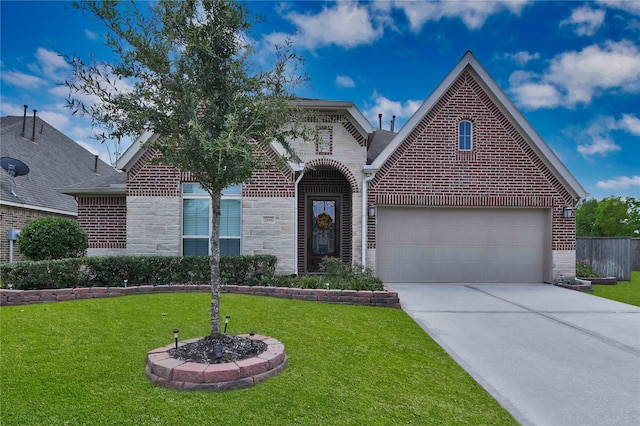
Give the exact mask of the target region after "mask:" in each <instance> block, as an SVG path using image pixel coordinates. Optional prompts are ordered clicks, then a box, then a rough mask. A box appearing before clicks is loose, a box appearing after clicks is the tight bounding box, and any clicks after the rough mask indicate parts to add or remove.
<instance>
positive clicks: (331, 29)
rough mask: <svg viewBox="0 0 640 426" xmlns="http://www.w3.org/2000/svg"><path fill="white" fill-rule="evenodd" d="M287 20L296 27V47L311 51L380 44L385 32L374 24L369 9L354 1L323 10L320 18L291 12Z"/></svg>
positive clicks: (318, 15)
mask: <svg viewBox="0 0 640 426" xmlns="http://www.w3.org/2000/svg"><path fill="white" fill-rule="evenodd" d="M285 18H287V19H288V20H290V21H291V22H292V23H294V24H295V25H296V27H297V34H296V36H295V40H296V45H300V46H303V47H306V48H308V49H315V48H318V47H322V46H328V45H336V46H340V47H344V48H352V47H356V46H359V45H362V44H368V43H371V42H373V41H375V40H378V39H379V38H380V37H382V34H383V32H384V27H383V25H382V24H381V23H379V22H378V23H377V24H374V21H375V19H374V17H373V16H372V15H371V13H370V9H369V8H368V7H367V6H366V5H361V4H358V3H356V2H352V1H346V2H339V3H336V4H335V5H333V6H331V7H326V6H324V7H323V8H322V10H321V11H320V13H318V14H317V15H312V14H310V13H305V14H302V13H298V12H289V13H286V14H285Z"/></svg>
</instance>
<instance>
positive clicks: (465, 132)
mask: <svg viewBox="0 0 640 426" xmlns="http://www.w3.org/2000/svg"><path fill="white" fill-rule="evenodd" d="M472 135H473V126H472V124H471V122H470V121H469V120H462V121H461V122H460V123H459V124H458V150H460V151H471V149H472V146H473V145H472V142H473V140H472V139H473V138H472Z"/></svg>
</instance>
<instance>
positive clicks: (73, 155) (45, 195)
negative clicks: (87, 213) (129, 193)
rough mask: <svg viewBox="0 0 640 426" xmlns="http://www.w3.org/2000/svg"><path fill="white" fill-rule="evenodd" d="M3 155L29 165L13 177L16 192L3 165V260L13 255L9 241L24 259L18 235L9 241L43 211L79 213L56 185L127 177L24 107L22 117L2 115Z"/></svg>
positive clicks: (71, 215) (73, 215)
mask: <svg viewBox="0 0 640 426" xmlns="http://www.w3.org/2000/svg"><path fill="white" fill-rule="evenodd" d="M0 157H2V158H6V157H9V158H12V159H17V160H20V161H21V162H22V163H24V164H26V165H27V166H28V167H29V173H28V174H27V175H25V176H16V177H15V178H14V188H13V193H12V192H11V182H10V176H9V174H8V173H7V172H6V171H5V170H0V263H4V262H8V261H9V260H10V259H9V258H10V249H11V246H13V260H24V259H25V258H24V256H22V255H21V254H20V251H19V250H18V246H17V244H16V243H15V241H14V243H13V244H11V242H10V241H9V235H8V234H9V233H10V232H9V231H10V230H21V229H22V228H23V227H24V226H25V225H26V224H27V223H29V222H31V221H32V220H34V219H37V218H41V217H51V216H54V217H66V218H69V219H72V220H75V219H76V217H77V215H78V205H77V203H76V201H75V199H74V197H73V196H70V195H63V194H61V193H60V192H58V190H57V189H58V188H62V187H66V186H69V185H72V184H75V183H78V182H82V181H86V180H89V179H95V178H102V179H108V180H109V181H110V182H112V181H114V179H115V180H117V179H119V178H120V176H122V178H121V179H122V183H123V184H124V183H125V181H126V175H125V174H124V173H120V172H118V171H117V170H115V169H114V168H113V167H111V166H109V165H107V164H106V163H104V162H102V161H100V160H98V158H97V156H94V155H93V154H91V153H90V152H89V151H87V150H86V149H84V148H83V147H82V146H80V145H78V144H77V143H76V142H74V141H73V140H71V139H70V138H68V137H67V136H65V135H64V134H62V133H61V132H59V131H58V130H56V129H55V128H54V127H52V126H51V125H49V124H48V123H47V122H45V121H44V120H42V119H41V118H39V117H37V116H36V114H35V112H34V115H33V116H32V117H27V114H26V107H25V115H24V116H23V117H2V118H0ZM7 161H9V162H10V160H8V159H7ZM11 161H12V160H11ZM14 193H15V195H14Z"/></svg>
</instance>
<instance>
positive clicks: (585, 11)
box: [560, 6, 605, 36]
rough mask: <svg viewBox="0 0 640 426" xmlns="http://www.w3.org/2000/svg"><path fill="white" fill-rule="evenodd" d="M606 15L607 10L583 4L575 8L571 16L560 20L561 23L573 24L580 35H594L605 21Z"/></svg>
mask: <svg viewBox="0 0 640 426" xmlns="http://www.w3.org/2000/svg"><path fill="white" fill-rule="evenodd" d="M604 16H605V11H604V10H602V9H592V8H590V7H589V6H581V7H578V8H576V9H573V11H572V12H571V16H570V17H569V18H567V19H565V20H564V21H562V22H560V25H569V26H573V27H574V30H575V32H576V34H578V35H581V36H592V35H594V34H595V32H596V31H597V30H598V28H600V26H601V25H602V23H603V22H604Z"/></svg>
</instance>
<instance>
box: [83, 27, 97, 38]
mask: <svg viewBox="0 0 640 426" xmlns="http://www.w3.org/2000/svg"><path fill="white" fill-rule="evenodd" d="M84 35H85V36H86V37H87V38H88V39H89V40H97V39H98V34H97V33H94V32H93V31H91V30H87V29H85V30H84Z"/></svg>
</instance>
